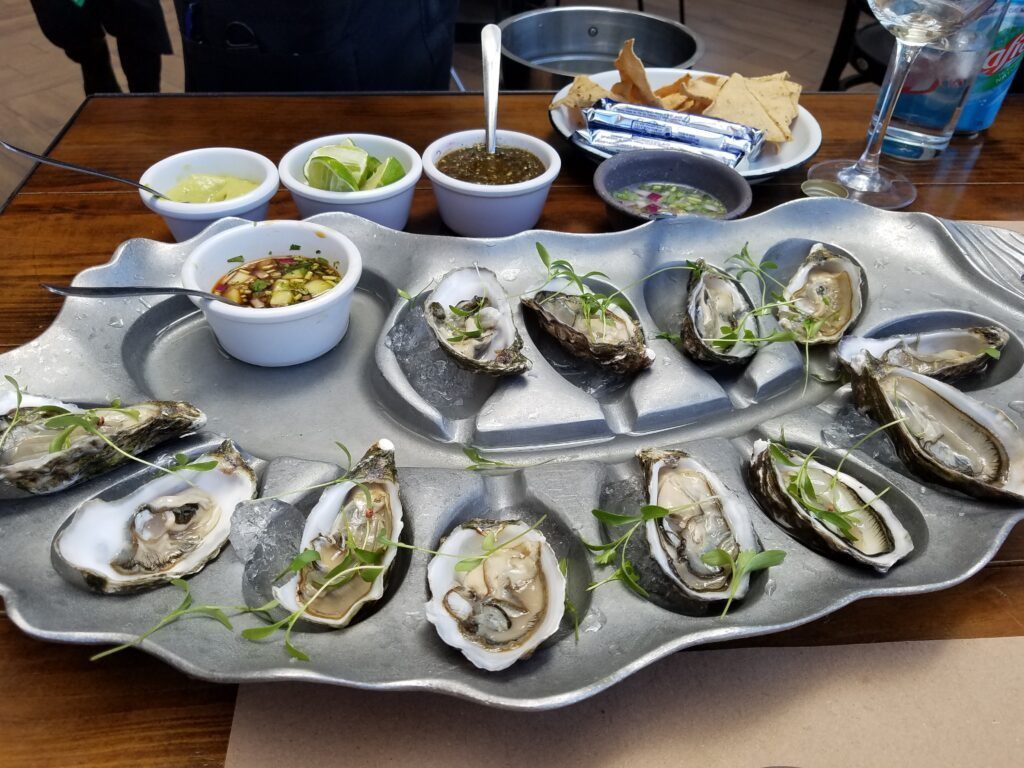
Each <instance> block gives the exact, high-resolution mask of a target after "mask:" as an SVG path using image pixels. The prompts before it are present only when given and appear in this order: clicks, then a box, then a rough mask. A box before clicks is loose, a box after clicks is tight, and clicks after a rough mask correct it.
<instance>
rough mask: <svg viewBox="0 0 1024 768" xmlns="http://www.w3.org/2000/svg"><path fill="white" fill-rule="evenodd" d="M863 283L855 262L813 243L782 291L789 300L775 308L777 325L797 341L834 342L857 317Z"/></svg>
mask: <svg viewBox="0 0 1024 768" xmlns="http://www.w3.org/2000/svg"><path fill="white" fill-rule="evenodd" d="M864 284H865V281H864V271H863V270H862V269H861V268H860V265H859V264H857V263H856V262H855V261H854V260H853V259H851V258H850V257H849V256H845V255H843V254H840V253H836V252H834V251H831V250H829V248H828V247H827V246H826V245H824V244H822V243H815V244H814V245H813V246H811V250H810V252H809V253H808V254H807V258H806V259H804V262H803V264H801V265H800V268H799V269H797V271H796V273H795V274H794V275H793V277H791V278H790V280H789V282H788V283H786V287H785V289H784V290H783V292H782V298H783V300H784V301H787V302H793V304H792V306H784V307H779V308H778V309H776V316H777V317H778V320H779V325H780V326H782V328H784V329H785V330H787V331H790V332H792V333H793V335H794V336H795V337H796V340H797V341H798V342H799V343H801V344H834V343H835V342H837V341H839V339H840V338H841V337H842V335H843V334H844V333H846V330H847V329H848V328H849V327H850V326H851V325H853V324H854V323H855V322H856V321H857V318H858V317H860V313H861V310H862V309H863V308H864ZM805 323H806V325H805ZM808 325H810V329H809V328H808ZM809 330H810V331H811V332H809Z"/></svg>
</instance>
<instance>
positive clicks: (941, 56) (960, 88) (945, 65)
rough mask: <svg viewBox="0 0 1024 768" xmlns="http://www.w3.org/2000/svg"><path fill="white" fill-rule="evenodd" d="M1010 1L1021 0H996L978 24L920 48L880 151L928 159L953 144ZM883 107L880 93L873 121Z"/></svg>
mask: <svg viewBox="0 0 1024 768" xmlns="http://www.w3.org/2000/svg"><path fill="white" fill-rule="evenodd" d="M1019 1H1020V2H1024V0H1019ZM1010 2H1018V0H996V2H994V3H993V4H992V5H991V6H990V7H989V9H988V10H987V11H986V12H985V13H984V14H982V15H981V16H980V17H979V18H978V19H976V20H975V21H974V22H972V23H971V24H968V25H967V26H966V27H964V28H963V29H961V30H958V31H957V32H954V33H953V34H952V35H950V36H948V37H945V38H943V39H942V40H939V41H938V42H936V43H933V44H931V45H928V46H925V47H924V48H923V49H922V50H921V52H920V53H919V54H918V56H917V59H916V61H915V62H914V66H913V67H912V68H911V70H910V75H909V76H908V77H907V81H906V83H905V84H904V86H903V89H902V90H901V91H900V95H899V98H898V99H897V101H896V108H895V110H894V111H893V115H892V120H891V121H890V123H889V127H888V129H887V130H886V132H885V140H884V141H883V143H882V152H884V153H885V154H887V155H892V156H894V157H899V158H901V159H904V160H929V159H931V158H933V157H935V156H936V155H938V154H939V153H940V152H942V150H944V149H945V148H946V147H947V146H948V145H949V140H950V139H951V138H952V137H953V130H954V128H956V125H957V119H958V118H959V117H960V111H961V108H962V107H963V105H964V103H965V101H966V99H967V94H968V92H969V91H970V90H971V85H972V84H973V83H974V79H975V77H976V76H977V74H978V72H979V70H980V69H981V67H982V64H983V62H984V61H985V57H986V56H987V55H988V54H989V49H990V48H991V47H992V41H993V40H994V39H995V37H996V34H997V32H998V30H999V28H1000V27H999V25H1000V23H1001V22H1002V20H1003V16H1004V14H1005V13H1006V11H1007V8H1008V7H1009V3H1010ZM879 106H881V96H879V102H878V103H876V104H875V119H877V118H878V108H879Z"/></svg>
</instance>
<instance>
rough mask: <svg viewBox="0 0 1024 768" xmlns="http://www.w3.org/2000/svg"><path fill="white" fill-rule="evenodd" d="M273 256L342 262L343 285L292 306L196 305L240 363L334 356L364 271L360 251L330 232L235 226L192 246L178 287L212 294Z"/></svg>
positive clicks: (278, 224) (293, 226)
mask: <svg viewBox="0 0 1024 768" xmlns="http://www.w3.org/2000/svg"><path fill="white" fill-rule="evenodd" d="M269 255H272V256H277V257H303V256H305V257H312V258H323V259H326V260H327V261H328V262H329V263H330V264H332V265H334V264H337V270H338V272H339V273H340V274H341V280H339V281H338V283H337V284H336V285H335V286H334V287H333V288H331V289H329V290H326V291H324V292H323V293H320V294H319V295H317V296H313V297H312V298H310V299H308V300H306V301H302V302H300V303H296V304H291V305H289V306H266V307H261V308H257V307H251V306H242V305H239V306H231V305H229V304H224V303H222V302H218V301H211V300H208V299H199V298H193V299H192V302H193V303H194V304H195V305H196V306H197V307H199V308H200V309H201V310H202V311H203V315H204V316H205V317H206V321H207V322H208V323H209V324H210V327H211V328H212V329H213V333H214V335H215V336H216V337H217V341H219V342H220V345H221V346H222V347H223V348H224V350H225V351H226V352H227V353H228V354H229V355H231V356H232V357H235V358H237V359H239V360H241V361H243V362H246V363H251V364H253V365H262V366H268V367H279V366H285V365H297V364H298V363H304V362H307V361H309V360H313V359H315V358H317V357H320V356H321V355H323V354H325V353H326V352H329V351H330V350H331V349H333V348H334V347H335V346H337V344H338V342H340V341H341V339H342V338H343V337H344V336H345V332H346V331H347V330H348V324H349V311H350V309H351V305H352V294H353V293H354V292H355V290H356V286H357V284H358V283H359V278H360V276H361V275H362V271H363V262H362V258H361V257H360V254H359V249H358V248H356V246H355V244H354V243H353V242H352V241H351V240H349V239H348V238H347V237H345V236H344V235H342V234H340V233H339V232H336V231H334V230H333V229H328V228H327V227H323V226H320V225H317V224H309V223H307V222H304V221H265V222H259V223H256V224H255V225H253V226H245V225H243V226H238V227H233V228H232V229H229V230H227V231H225V232H221V233H219V234H216V235H214V236H213V237H211V238H210V239H208V240H205V241H203V242H202V243H200V244H199V245H197V246H196V247H195V248H194V249H193V251H192V252H191V253H190V254H189V255H188V256H187V257H186V259H185V263H184V265H183V266H182V269H181V284H182V286H184V287H185V288H193V289H198V290H202V291H212V290H213V289H214V288H215V286H217V285H218V284H219V282H220V279H221V278H222V277H223V276H224V275H225V274H226V273H228V272H230V271H231V270H232V269H234V268H236V267H239V266H242V264H247V263H249V262H252V261H256V260H258V259H261V258H266V257H267V256H269ZM238 257H241V259H239V258H238Z"/></svg>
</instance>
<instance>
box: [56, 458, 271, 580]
mask: <svg viewBox="0 0 1024 768" xmlns="http://www.w3.org/2000/svg"><path fill="white" fill-rule="evenodd" d="M197 461H216V462H217V466H216V467H214V468H213V469H211V470H208V471H205V472H201V471H195V470H181V471H178V472H175V473H173V474H161V475H160V476H159V477H156V478H154V479H153V480H150V481H149V482H147V483H145V484H144V485H141V486H140V487H139V488H137V489H136V490H135V491H133V492H132V493H130V494H128V495H127V496H124V497H121V498H119V499H111V500H109V501H108V500H106V499H90V500H89V501H87V502H85V503H84V504H82V505H81V506H80V507H79V508H78V509H76V510H75V513H74V514H73V515H72V516H71V518H70V519H69V520H68V521H67V522H66V523H65V524H64V525H63V526H62V527H61V529H60V531H58V532H57V535H56V536H55V537H54V540H53V545H52V549H51V560H52V561H53V564H54V567H55V568H56V569H57V571H58V572H59V573H61V574H62V575H63V576H65V578H68V579H69V580H71V581H73V582H76V583H84V584H85V585H86V586H88V587H89V588H91V589H95V590H97V591H99V592H106V593H116V592H131V591H134V590H138V589H145V588H147V587H154V586H157V585H159V584H163V583H166V582H168V581H170V580H171V579H177V578H181V577H182V576H187V575H189V574H192V573H196V572H197V571H199V570H201V569H202V568H203V566H205V565H206V564H207V563H208V562H209V561H210V560H212V559H213V558H214V557H216V556H217V553H218V552H220V550H221V548H222V547H223V546H224V544H225V543H226V542H227V540H228V533H229V532H230V530H231V515H232V513H233V512H234V509H235V505H236V504H238V503H239V502H241V501H245V500H246V499H251V498H252V497H253V496H255V495H256V473H255V472H254V471H253V469H252V467H250V466H249V465H248V464H247V463H246V461H245V459H243V458H242V455H241V454H240V453H239V452H238V450H237V449H236V448H235V446H234V445H232V443H231V441H230V440H225V441H224V442H223V443H222V444H221V446H220V447H219V448H218V449H217V450H216V451H211V452H210V453H207V454H204V455H203V456H202V457H201V458H199V459H197ZM189 483H191V485H190V484H189Z"/></svg>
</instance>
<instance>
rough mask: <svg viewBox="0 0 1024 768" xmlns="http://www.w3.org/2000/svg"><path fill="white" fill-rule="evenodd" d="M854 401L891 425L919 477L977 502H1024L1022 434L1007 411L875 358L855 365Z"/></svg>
mask: <svg viewBox="0 0 1024 768" xmlns="http://www.w3.org/2000/svg"><path fill="white" fill-rule="evenodd" d="M853 397H854V401H855V402H856V403H857V405H858V406H859V407H861V408H863V409H864V410H866V411H867V412H868V414H870V415H871V417H872V418H873V419H875V421H877V422H878V423H879V424H889V425H890V426H889V427H888V428H887V430H886V431H887V432H888V434H889V437H890V438H891V439H892V442H893V444H894V446H895V447H896V453H897V454H898V455H899V457H900V459H901V460H902V461H903V463H904V464H906V465H907V467H908V468H909V469H910V470H911V471H913V472H915V473H916V474H918V475H919V476H921V477H923V478H924V479H926V480H932V481H934V482H936V483H940V484H942V485H946V486H949V487H950V488H955V489H956V490H958V491H962V492H963V493H966V494H968V495H969V496H974V497H976V498H979V499H993V500H1002V501H1013V502H1017V503H1018V504H1020V503H1024V436H1022V435H1021V431H1020V429H1019V427H1018V426H1017V425H1016V424H1015V423H1014V422H1013V421H1011V420H1010V418H1009V417H1008V416H1007V415H1006V414H1005V413H1003V412H1002V411H999V410H997V409H995V408H993V407H992V406H990V405H987V404H985V403H982V402H980V401H978V400H975V399H974V398H972V397H970V396H969V395H966V394H964V393H963V392H961V391H960V390H958V389H957V388H956V387H953V386H951V385H949V384H946V383H944V382H941V381H938V380H937V379H933V378H931V377H929V376H924V375H922V374H920V373H914V372H913V371H910V370H907V369H906V368H895V367H892V366H886V365H884V364H883V363H879V362H878V361H877V360H874V359H872V358H870V357H869V356H864V357H862V358H860V359H859V364H858V365H857V366H856V367H855V370H854V378H853ZM892 422H897V423H892Z"/></svg>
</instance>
